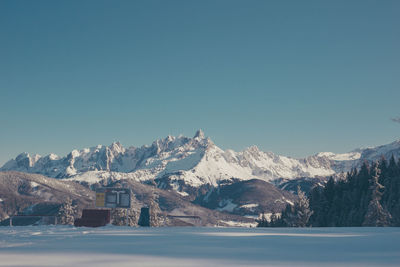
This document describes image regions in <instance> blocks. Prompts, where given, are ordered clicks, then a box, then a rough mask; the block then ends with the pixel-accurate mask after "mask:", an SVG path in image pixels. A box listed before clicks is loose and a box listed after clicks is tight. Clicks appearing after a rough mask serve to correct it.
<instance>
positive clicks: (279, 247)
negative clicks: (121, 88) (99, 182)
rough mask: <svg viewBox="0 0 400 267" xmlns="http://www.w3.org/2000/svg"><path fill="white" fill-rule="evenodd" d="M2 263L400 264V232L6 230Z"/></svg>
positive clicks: (0, 232)
mask: <svg viewBox="0 0 400 267" xmlns="http://www.w3.org/2000/svg"><path fill="white" fill-rule="evenodd" d="M0 266H400V228H312V229H311V228H302V229H299V228H264V229H260V228H189V227H188V228H178V227H177V228H128V227H113V226H107V227H103V228H97V229H93V228H74V227H68V226H31V227H1V228H0Z"/></svg>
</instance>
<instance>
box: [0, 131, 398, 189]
mask: <svg viewBox="0 0 400 267" xmlns="http://www.w3.org/2000/svg"><path fill="white" fill-rule="evenodd" d="M392 154H393V155H394V156H395V157H396V158H399V156H400V140H398V141H395V142H393V143H390V144H387V145H383V146H378V147H373V148H365V149H357V150H354V151H352V152H349V153H344V154H335V153H331V152H321V153H318V154H315V155H313V156H309V157H306V158H303V159H295V158H291V157H285V156H279V155H276V154H274V153H272V152H263V151H260V150H259V149H258V148H257V147H256V146H252V147H249V148H247V149H245V150H243V151H240V152H235V151H233V150H230V149H228V150H222V149H221V148H219V147H218V146H216V145H215V144H214V143H213V142H212V141H211V139H210V138H207V137H205V135H204V133H203V131H201V130H198V131H197V132H196V134H195V135H194V137H193V138H188V137H184V136H178V137H174V136H167V137H166V138H164V139H159V140H156V141H154V142H153V143H152V144H151V145H149V146H142V147H129V148H124V147H123V146H122V145H121V144H120V143H119V142H116V143H112V144H111V145H110V146H103V145H99V146H96V147H92V148H85V149H82V150H73V151H72V152H70V153H69V154H68V155H67V156H65V157H59V156H57V155H54V154H50V155H47V156H44V157H41V156H39V155H33V156H31V155H29V154H28V153H22V154H20V155H18V156H17V157H16V158H15V159H12V160H10V161H8V162H7V163H5V164H4V166H3V167H1V168H0V171H10V170H14V171H21V172H28V173H38V174H42V175H45V176H49V177H53V178H63V179H71V180H78V181H85V182H88V183H95V182H98V181H99V180H103V179H125V178H127V179H134V180H136V181H140V182H148V181H158V183H159V184H158V185H159V186H160V187H162V186H163V185H162V183H163V182H166V181H168V183H169V185H168V186H170V187H172V188H173V189H175V190H176V191H178V192H183V191H185V190H183V189H182V188H183V187H182V185H188V186H191V187H200V186H202V185H205V184H209V185H212V186H218V185H219V184H220V183H221V181H226V180H230V179H238V180H243V181H244V180H250V179H254V178H255V179H260V180H263V181H267V182H271V181H273V180H276V179H279V178H284V179H296V178H299V177H310V178H313V177H324V176H330V175H335V174H339V173H341V172H347V171H349V170H350V169H351V168H354V167H358V166H359V165H360V164H361V163H362V162H363V161H364V160H367V161H373V160H377V159H379V157H381V156H382V155H383V156H385V157H387V158H389V157H390V156H391V155H392ZM183 193H184V192H183Z"/></svg>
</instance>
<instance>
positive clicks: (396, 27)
mask: <svg viewBox="0 0 400 267" xmlns="http://www.w3.org/2000/svg"><path fill="white" fill-rule="evenodd" d="M399 14H400V1H377V0H376V1H368V0H366V1H364V0H363V1H349V0H346V1H319V0H318V1H297V0H296V1H244V0H243V1H232V0H229V1H222V0H218V1H204V0H201V1H188V0H182V1H173V0H169V1H147V0H146V1H100V0H94V1H5V0H1V1H0V48H1V49H0V164H2V163H4V162H5V161H6V160H8V159H10V158H12V157H15V156H16V155H17V154H19V153H20V152H23V151H26V152H29V153H39V154H42V155H43V154H48V153H50V152H54V153H56V154H59V155H64V154H66V153H67V152H69V151H71V150H72V149H74V148H78V149H79V148H84V147H90V146H94V145H97V144H110V143H111V142H113V141H117V140H118V141H120V142H121V143H122V144H123V145H125V146H130V145H134V146H140V145H143V144H150V143H151V142H152V141H153V140H155V139H157V138H162V137H165V136H167V135H168V134H172V135H178V134H181V133H182V134H184V135H187V136H192V135H194V132H195V131H196V129H198V128H202V129H203V130H204V131H205V133H206V135H207V136H209V137H211V139H212V140H213V141H214V142H215V143H216V144H217V145H219V146H220V147H222V148H233V149H235V150H241V149H243V148H245V147H247V146H250V145H253V144H255V145H257V146H259V147H260V149H262V150H265V151H273V152H275V153H278V154H283V155H289V156H294V157H301V156H305V155H309V154H313V153H316V152H319V151H333V152H347V151H349V150H352V149H354V148H357V147H359V146H370V145H379V144H385V143H389V142H392V141H394V140H395V139H399V138H400V124H399V123H395V122H393V121H391V120H390V119H391V118H394V117H397V116H400V16H399Z"/></svg>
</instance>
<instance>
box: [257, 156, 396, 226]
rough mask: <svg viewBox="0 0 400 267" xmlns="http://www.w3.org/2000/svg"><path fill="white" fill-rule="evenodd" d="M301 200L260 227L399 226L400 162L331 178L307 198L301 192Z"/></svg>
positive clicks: (368, 166) (375, 164) (365, 166)
mask: <svg viewBox="0 0 400 267" xmlns="http://www.w3.org/2000/svg"><path fill="white" fill-rule="evenodd" d="M298 196H299V198H298V200H297V201H296V203H294V205H289V204H288V205H287V206H286V208H285V210H283V211H282V214H281V216H280V217H278V216H276V215H275V214H272V216H271V218H270V220H267V219H266V218H265V217H264V218H261V219H260V220H259V221H258V226H259V227H267V226H270V227H305V226H313V227H341V226H343V227H344V226H400V160H399V161H398V162H396V160H395V158H394V157H393V156H392V157H391V158H390V160H389V161H386V160H385V159H384V158H382V159H381V160H380V161H378V162H373V163H371V164H369V163H368V162H364V163H363V165H362V166H361V168H360V169H359V170H357V169H353V170H352V171H351V172H349V173H347V176H346V179H341V180H337V181H335V180H334V179H333V178H332V177H331V178H330V179H329V180H328V182H327V183H326V185H325V186H324V187H321V186H316V187H314V188H313V189H312V190H311V191H310V193H309V195H308V197H307V196H306V195H305V194H304V193H303V192H301V191H300V190H298Z"/></svg>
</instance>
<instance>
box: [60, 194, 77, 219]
mask: <svg viewBox="0 0 400 267" xmlns="http://www.w3.org/2000/svg"><path fill="white" fill-rule="evenodd" d="M75 214H76V205H74V204H73V203H72V200H71V199H70V198H67V199H66V201H65V202H64V203H63V204H62V205H61V207H60V210H59V212H58V219H57V221H58V223H59V224H74V220H75Z"/></svg>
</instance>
